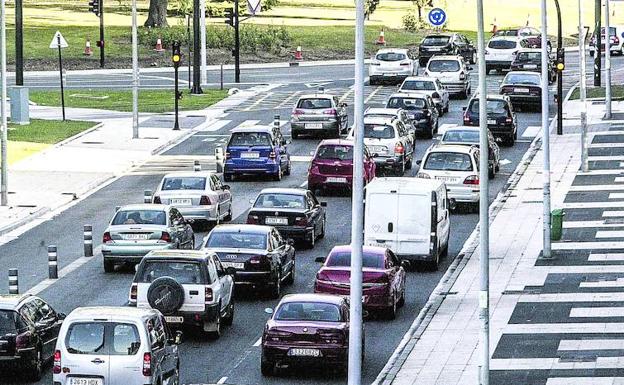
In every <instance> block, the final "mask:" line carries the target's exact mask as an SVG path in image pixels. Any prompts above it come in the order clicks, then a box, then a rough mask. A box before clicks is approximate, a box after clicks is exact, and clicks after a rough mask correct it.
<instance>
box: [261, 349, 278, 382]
mask: <svg viewBox="0 0 624 385" xmlns="http://www.w3.org/2000/svg"><path fill="white" fill-rule="evenodd" d="M260 373H262V375H263V376H264V377H272V376H273V375H274V374H275V363H274V362H271V361H269V360H267V359H266V358H265V357H264V353H262V355H261V356H260Z"/></svg>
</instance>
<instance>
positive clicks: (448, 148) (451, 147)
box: [427, 143, 476, 154]
mask: <svg viewBox="0 0 624 385" xmlns="http://www.w3.org/2000/svg"><path fill="white" fill-rule="evenodd" d="M473 148H476V147H472V146H465V145H459V144H443V143H438V144H435V145H433V146H431V147H430V148H429V150H428V151H427V153H430V152H460V153H463V154H470V153H471V152H472V150H473Z"/></svg>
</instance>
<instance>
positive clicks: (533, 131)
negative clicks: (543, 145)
mask: <svg viewBox="0 0 624 385" xmlns="http://www.w3.org/2000/svg"><path fill="white" fill-rule="evenodd" d="M541 131H542V127H541V126H528V127H527V128H526V129H525V130H524V132H523V133H522V137H523V138H535V137H536V136H537V134H539V133H540V132H541Z"/></svg>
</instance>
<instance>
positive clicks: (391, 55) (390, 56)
mask: <svg viewBox="0 0 624 385" xmlns="http://www.w3.org/2000/svg"><path fill="white" fill-rule="evenodd" d="M376 59H377V60H380V61H401V60H405V59H406V56H405V54H403V53H400V52H382V53H378V54H377V56H376Z"/></svg>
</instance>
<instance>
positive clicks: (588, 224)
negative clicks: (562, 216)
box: [563, 220, 624, 229]
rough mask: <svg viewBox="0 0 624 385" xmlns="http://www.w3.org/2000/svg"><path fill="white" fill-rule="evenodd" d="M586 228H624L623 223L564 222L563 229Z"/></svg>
mask: <svg viewBox="0 0 624 385" xmlns="http://www.w3.org/2000/svg"><path fill="white" fill-rule="evenodd" d="M588 227H624V223H605V221H604V220H603V221H564V222H563V228H564V229H584V228H588Z"/></svg>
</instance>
